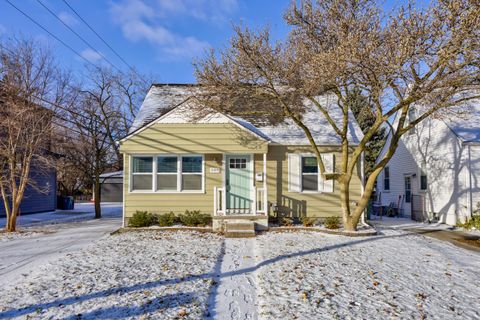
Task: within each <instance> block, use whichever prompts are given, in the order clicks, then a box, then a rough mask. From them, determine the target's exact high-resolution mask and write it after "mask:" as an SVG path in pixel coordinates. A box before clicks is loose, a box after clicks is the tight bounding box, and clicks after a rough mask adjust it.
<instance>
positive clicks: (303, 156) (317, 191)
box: [299, 153, 324, 194]
mask: <svg viewBox="0 0 480 320" xmlns="http://www.w3.org/2000/svg"><path fill="white" fill-rule="evenodd" d="M299 156H300V165H299V167H300V168H299V171H300V172H299V174H300V192H299V193H306V194H308V193H310V194H312V193H313V194H319V193H324V191H323V190H320V188H319V184H320V181H322V176H321V175H320V166H319V164H318V160H317V167H318V172H317V173H316V175H317V179H318V180H317V190H304V189H303V175H304V174H305V175H315V173H311V172H310V173H303V172H302V171H303V158H310V157H311V158H315V159H316V158H317V156H316V155H315V154H314V153H300V154H299Z"/></svg>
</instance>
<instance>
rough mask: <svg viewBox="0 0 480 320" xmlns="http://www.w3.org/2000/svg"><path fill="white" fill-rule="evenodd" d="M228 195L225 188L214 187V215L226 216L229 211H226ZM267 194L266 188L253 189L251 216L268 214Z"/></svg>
mask: <svg viewBox="0 0 480 320" xmlns="http://www.w3.org/2000/svg"><path fill="white" fill-rule="evenodd" d="M226 198H227V195H226V193H225V190H224V188H219V187H213V212H214V215H216V216H218V215H226V214H227V212H228V210H227V209H226V206H227V203H226V202H227V201H226ZM267 199H268V198H267V192H266V190H265V188H257V187H255V186H254V187H253V199H252V208H251V210H250V212H251V214H265V215H266V214H267V212H268V209H267V206H268V200H267Z"/></svg>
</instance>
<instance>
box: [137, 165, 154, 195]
mask: <svg viewBox="0 0 480 320" xmlns="http://www.w3.org/2000/svg"><path fill="white" fill-rule="evenodd" d="M132 167H133V168H132V190H143V191H146V190H148V191H150V190H152V187H153V157H135V158H133V165H132Z"/></svg>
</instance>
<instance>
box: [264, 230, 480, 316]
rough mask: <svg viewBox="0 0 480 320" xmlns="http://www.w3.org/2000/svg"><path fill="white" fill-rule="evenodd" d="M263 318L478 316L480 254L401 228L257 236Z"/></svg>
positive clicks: (271, 233) (479, 314) (479, 311)
mask: <svg viewBox="0 0 480 320" xmlns="http://www.w3.org/2000/svg"><path fill="white" fill-rule="evenodd" d="M256 240H257V242H256V243H257V248H256V249H255V251H256V252H258V254H259V255H260V256H259V257H258V259H259V261H258V262H259V264H258V267H259V268H258V270H257V278H258V286H259V288H258V298H257V299H258V304H259V317H260V318H262V319H425V318H426V319H478V318H480V309H479V308H478V305H479V303H480V287H479V286H478V283H479V281H480V273H479V272H478V271H479V268H480V255H479V254H477V253H474V252H470V251H467V250H464V249H461V248H458V247H455V246H453V245H451V244H449V243H446V242H443V241H438V240H435V239H430V238H425V237H422V236H418V235H413V234H409V233H406V232H404V231H398V230H383V235H380V236H377V237H367V238H348V237H342V236H335V235H326V234H319V233H308V232H289V233H285V232H282V233H273V232H270V233H265V234H264V235H261V236H259V237H257V238H256Z"/></svg>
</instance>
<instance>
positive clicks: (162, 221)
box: [158, 212, 176, 227]
mask: <svg viewBox="0 0 480 320" xmlns="http://www.w3.org/2000/svg"><path fill="white" fill-rule="evenodd" d="M175 220H176V219H175V213H173V212H169V213H165V214H160V215H158V225H159V226H160V227H170V226H173V225H174V224H175Z"/></svg>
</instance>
